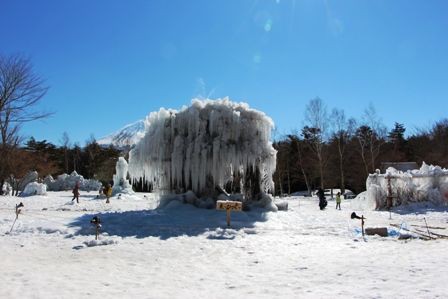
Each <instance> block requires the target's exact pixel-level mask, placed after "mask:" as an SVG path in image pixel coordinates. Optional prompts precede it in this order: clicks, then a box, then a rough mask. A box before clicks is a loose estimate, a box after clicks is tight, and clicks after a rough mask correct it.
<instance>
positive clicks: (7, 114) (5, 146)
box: [0, 54, 51, 183]
mask: <svg viewBox="0 0 448 299" xmlns="http://www.w3.org/2000/svg"><path fill="white" fill-rule="evenodd" d="M47 90H48V87H46V86H45V84H44V81H43V79H41V78H40V77H39V76H38V75H37V74H35V73H34V71H33V68H32V65H31V62H30V61H29V59H27V58H24V57H23V56H21V55H10V56H6V55H1V54H0V165H1V166H0V180H1V183H3V182H4V179H5V178H6V177H7V176H8V175H9V173H8V172H10V169H9V168H10V167H9V166H10V165H8V164H9V163H7V162H8V161H9V160H10V155H11V153H12V152H14V149H16V147H17V145H18V144H19V138H20V137H19V136H18V133H19V129H20V127H21V125H22V124H24V123H27V122H30V121H34V120H37V119H42V118H45V117H48V116H49V115H51V113H46V112H41V111H38V110H35V106H36V105H37V104H38V103H39V101H40V100H41V99H42V98H43V97H44V95H45V94H46V93H47Z"/></svg>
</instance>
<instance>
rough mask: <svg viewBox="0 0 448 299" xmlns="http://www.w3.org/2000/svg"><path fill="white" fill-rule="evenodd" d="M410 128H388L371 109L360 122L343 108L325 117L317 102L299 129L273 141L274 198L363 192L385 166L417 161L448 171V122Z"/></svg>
mask: <svg viewBox="0 0 448 299" xmlns="http://www.w3.org/2000/svg"><path fill="white" fill-rule="evenodd" d="M415 131H416V132H415V133H414V134H412V135H408V136H406V135H405V132H406V128H405V127H404V125H403V124H401V123H398V122H396V123H395V125H394V127H393V128H391V129H390V130H387V129H386V127H385V126H384V125H383V124H382V123H381V121H380V119H379V117H378V116H377V115H376V112H375V109H374V108H373V106H372V105H370V106H369V107H368V108H367V109H366V110H365V111H364V114H363V115H362V117H361V119H360V120H356V119H353V118H350V119H347V118H346V117H345V113H344V111H343V110H338V109H333V110H332V111H331V113H327V110H326V106H325V104H324V103H323V101H322V100H321V99H319V98H316V99H313V100H311V101H310V102H309V104H308V105H307V108H306V111H305V125H304V126H303V127H302V129H301V130H300V131H297V132H294V133H292V134H289V135H287V136H282V137H281V138H278V140H276V141H275V142H274V147H275V149H276V150H277V151H278V152H277V169H276V172H275V174H274V182H275V187H276V194H277V195H278V194H290V193H293V192H296V191H302V190H309V191H311V190H314V189H316V188H318V187H322V188H340V189H342V190H344V189H350V190H352V191H353V192H355V193H359V192H362V191H364V190H365V188H366V178H367V176H368V175H369V173H374V172H375V171H376V169H380V168H381V163H382V162H417V164H418V165H419V166H420V165H421V163H422V162H423V161H424V162H426V163H427V164H433V165H439V166H441V167H444V168H448V119H442V120H440V121H437V122H436V123H435V124H433V125H432V126H431V127H430V128H426V129H416V130H415Z"/></svg>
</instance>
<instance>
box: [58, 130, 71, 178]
mask: <svg viewBox="0 0 448 299" xmlns="http://www.w3.org/2000/svg"><path fill="white" fill-rule="evenodd" d="M60 142H61V145H62V151H63V154H64V171H65V173H68V167H69V165H68V163H69V155H68V154H69V149H70V137H69V136H68V133H67V132H64V133H62V137H61V140H60Z"/></svg>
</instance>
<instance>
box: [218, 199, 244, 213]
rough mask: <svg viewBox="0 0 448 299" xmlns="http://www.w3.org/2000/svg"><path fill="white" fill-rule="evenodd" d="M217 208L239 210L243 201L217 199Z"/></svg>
mask: <svg viewBox="0 0 448 299" xmlns="http://www.w3.org/2000/svg"><path fill="white" fill-rule="evenodd" d="M216 209H217V210H230V211H241V210H242V209H243V203H242V202H241V201H230V200H218V201H217V202H216Z"/></svg>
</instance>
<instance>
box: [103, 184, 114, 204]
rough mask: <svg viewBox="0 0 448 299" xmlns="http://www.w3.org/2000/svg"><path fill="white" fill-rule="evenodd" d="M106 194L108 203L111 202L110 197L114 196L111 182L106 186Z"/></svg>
mask: <svg viewBox="0 0 448 299" xmlns="http://www.w3.org/2000/svg"><path fill="white" fill-rule="evenodd" d="M104 195H106V203H110V201H109V197H111V196H112V187H111V186H110V184H107V186H106V188H104Z"/></svg>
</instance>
